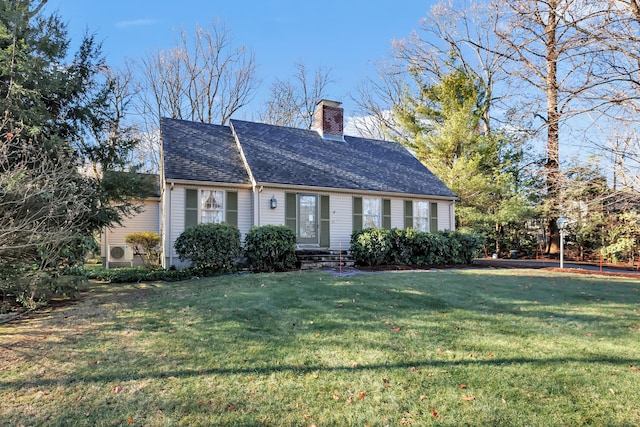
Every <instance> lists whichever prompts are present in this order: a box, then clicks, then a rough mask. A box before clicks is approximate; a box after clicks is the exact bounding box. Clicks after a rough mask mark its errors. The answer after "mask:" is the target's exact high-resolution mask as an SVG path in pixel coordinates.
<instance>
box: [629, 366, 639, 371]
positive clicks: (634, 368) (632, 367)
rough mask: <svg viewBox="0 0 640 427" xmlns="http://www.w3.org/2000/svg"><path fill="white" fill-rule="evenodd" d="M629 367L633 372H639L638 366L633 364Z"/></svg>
mask: <svg viewBox="0 0 640 427" xmlns="http://www.w3.org/2000/svg"><path fill="white" fill-rule="evenodd" d="M629 367H630V368H631V370H632V371H633V372H638V368H636V367H635V366H633V365H629Z"/></svg>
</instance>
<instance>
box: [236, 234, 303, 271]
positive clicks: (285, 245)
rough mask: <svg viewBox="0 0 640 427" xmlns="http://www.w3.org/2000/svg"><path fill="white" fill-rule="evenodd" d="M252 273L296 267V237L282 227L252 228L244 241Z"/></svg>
mask: <svg viewBox="0 0 640 427" xmlns="http://www.w3.org/2000/svg"><path fill="white" fill-rule="evenodd" d="M244 246H245V255H246V257H247V260H248V262H249V266H250V267H251V269H252V270H254V271H282V270H289V269H292V268H295V266H296V235H295V233H294V231H293V230H291V229H290V228H289V227H286V226H284V225H264V226H260V227H253V228H252V229H251V230H249V232H248V233H247V235H246V237H245V241H244Z"/></svg>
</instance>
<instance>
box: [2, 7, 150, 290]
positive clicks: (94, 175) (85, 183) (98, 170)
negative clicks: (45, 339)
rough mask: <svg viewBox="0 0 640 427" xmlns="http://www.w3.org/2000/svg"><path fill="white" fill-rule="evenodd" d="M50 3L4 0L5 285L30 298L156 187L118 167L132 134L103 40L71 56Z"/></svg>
mask: <svg viewBox="0 0 640 427" xmlns="http://www.w3.org/2000/svg"><path fill="white" fill-rule="evenodd" d="M45 3H46V0H41V1H39V2H33V1H30V0H4V1H0V114H2V117H1V118H0V143H1V144H2V150H0V291H1V292H2V293H4V294H8V293H10V294H13V295H15V296H17V297H19V298H21V299H22V300H23V301H25V302H30V303H33V302H34V301H36V300H38V299H40V298H41V297H46V295H47V294H49V293H51V292H52V290H55V289H60V283H61V280H62V279H60V277H59V276H60V275H61V273H62V271H63V268H64V267H68V266H71V265H74V264H76V263H78V262H81V261H82V257H83V255H84V251H85V250H86V249H87V248H88V247H90V244H91V242H92V241H93V236H94V234H95V233H96V231H98V230H100V229H101V228H102V227H104V226H108V225H110V224H112V223H114V222H118V221H119V220H120V219H121V217H122V215H124V214H126V213H128V212H130V211H131V210H132V209H135V198H136V197H140V196H143V195H144V193H145V192H147V191H148V190H149V185H148V181H145V180H143V179H142V178H141V177H140V176H139V175H137V174H135V173H126V174H122V173H112V172H113V171H123V170H124V166H125V162H126V157H127V154H128V152H129V151H130V150H131V149H132V147H133V146H134V145H135V140H132V139H131V138H128V137H127V133H126V130H125V131H123V130H122V129H120V128H119V123H120V118H121V117H119V116H118V114H116V112H115V111H114V109H112V108H111V102H110V101H111V98H110V95H111V89H112V86H111V82H109V81H108V79H105V78H104V76H103V74H102V71H104V69H105V67H106V64H105V62H104V60H103V57H102V54H101V48H100V45H99V43H97V42H96V40H95V36H92V35H86V36H85V37H84V38H83V39H82V41H81V43H80V45H79V47H78V49H77V51H76V52H75V53H73V54H71V52H70V44H71V41H70V40H69V37H68V33H67V28H66V25H65V24H64V23H63V22H62V20H61V19H60V17H59V16H58V15H56V14H52V15H44V14H43V6H44V4H45ZM89 172H91V173H89Z"/></svg>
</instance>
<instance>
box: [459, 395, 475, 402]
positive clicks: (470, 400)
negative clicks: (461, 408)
mask: <svg viewBox="0 0 640 427" xmlns="http://www.w3.org/2000/svg"><path fill="white" fill-rule="evenodd" d="M462 400H466V401H467V402H472V401H474V400H476V398H475V397H474V396H467V395H463V396H462Z"/></svg>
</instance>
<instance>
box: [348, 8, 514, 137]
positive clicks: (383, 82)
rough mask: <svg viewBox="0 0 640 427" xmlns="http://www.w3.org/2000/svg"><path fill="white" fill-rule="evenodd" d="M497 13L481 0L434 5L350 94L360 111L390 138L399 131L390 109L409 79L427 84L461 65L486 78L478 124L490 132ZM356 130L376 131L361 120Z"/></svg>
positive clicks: (497, 69)
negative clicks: (370, 76) (390, 57)
mask: <svg viewBox="0 0 640 427" xmlns="http://www.w3.org/2000/svg"><path fill="white" fill-rule="evenodd" d="M496 19H497V15H496V14H495V10H494V9H492V8H490V7H488V6H487V4H486V2H483V1H476V0H464V1H459V2H455V3H454V2H441V3H438V4H436V5H434V6H433V7H432V8H431V10H430V13H429V14H428V15H427V17H425V18H424V19H423V20H422V21H421V25H420V30H421V31H420V33H418V32H414V33H413V34H411V36H410V37H408V38H407V39H403V40H396V41H394V42H393V52H392V55H393V60H392V61H389V62H386V63H383V64H382V65H380V67H379V71H378V76H377V77H376V79H375V80H373V79H370V80H368V81H366V82H364V83H363V84H362V85H361V87H360V88H358V91H357V93H356V95H355V96H354V97H353V98H354V101H355V102H356V104H357V105H358V106H359V107H360V110H361V112H362V113H363V115H368V116H372V117H374V118H375V120H373V122H374V123H376V124H377V125H378V127H379V128H382V129H383V130H384V133H386V134H387V135H388V136H390V137H391V138H393V139H397V140H401V139H402V137H403V136H402V135H401V133H400V132H399V130H398V127H397V123H395V121H394V118H393V116H392V115H391V114H389V111H391V110H393V109H395V108H397V107H398V106H399V105H401V104H402V103H403V102H404V96H405V93H406V91H407V90H412V88H410V87H408V85H409V84H410V82H409V81H408V80H407V76H409V75H413V78H412V80H413V81H414V83H417V84H426V85H432V84H436V83H437V82H439V81H440V80H441V79H442V78H443V77H444V76H445V75H447V74H448V73H449V72H451V69H452V67H462V68H463V69H464V71H465V72H466V73H467V74H469V75H470V76H475V77H477V78H478V79H479V80H480V81H483V82H485V85H486V88H485V93H486V96H485V98H484V99H485V101H484V102H485V105H484V106H480V107H481V108H482V110H483V111H484V114H483V125H484V127H485V130H486V132H487V133H491V129H492V121H493V120H495V117H496V116H495V115H494V116H493V117H492V114H491V108H490V107H491V106H495V105H498V104H499V102H500V100H501V99H502V96H501V95H500V94H498V93H496V91H494V88H495V87H496V83H499V82H500V81H501V80H502V79H503V78H504V73H503V72H502V66H503V64H504V62H505V58H504V56H503V55H502V54H501V53H500V52H498V49H497V43H498V41H497V39H496V37H495V34H494V33H493V28H494V27H495V21H496ZM361 123H362V126H363V129H362V130H361V132H365V133H373V134H380V133H381V132H380V130H379V129H372V126H371V123H372V121H362V122H361Z"/></svg>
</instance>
